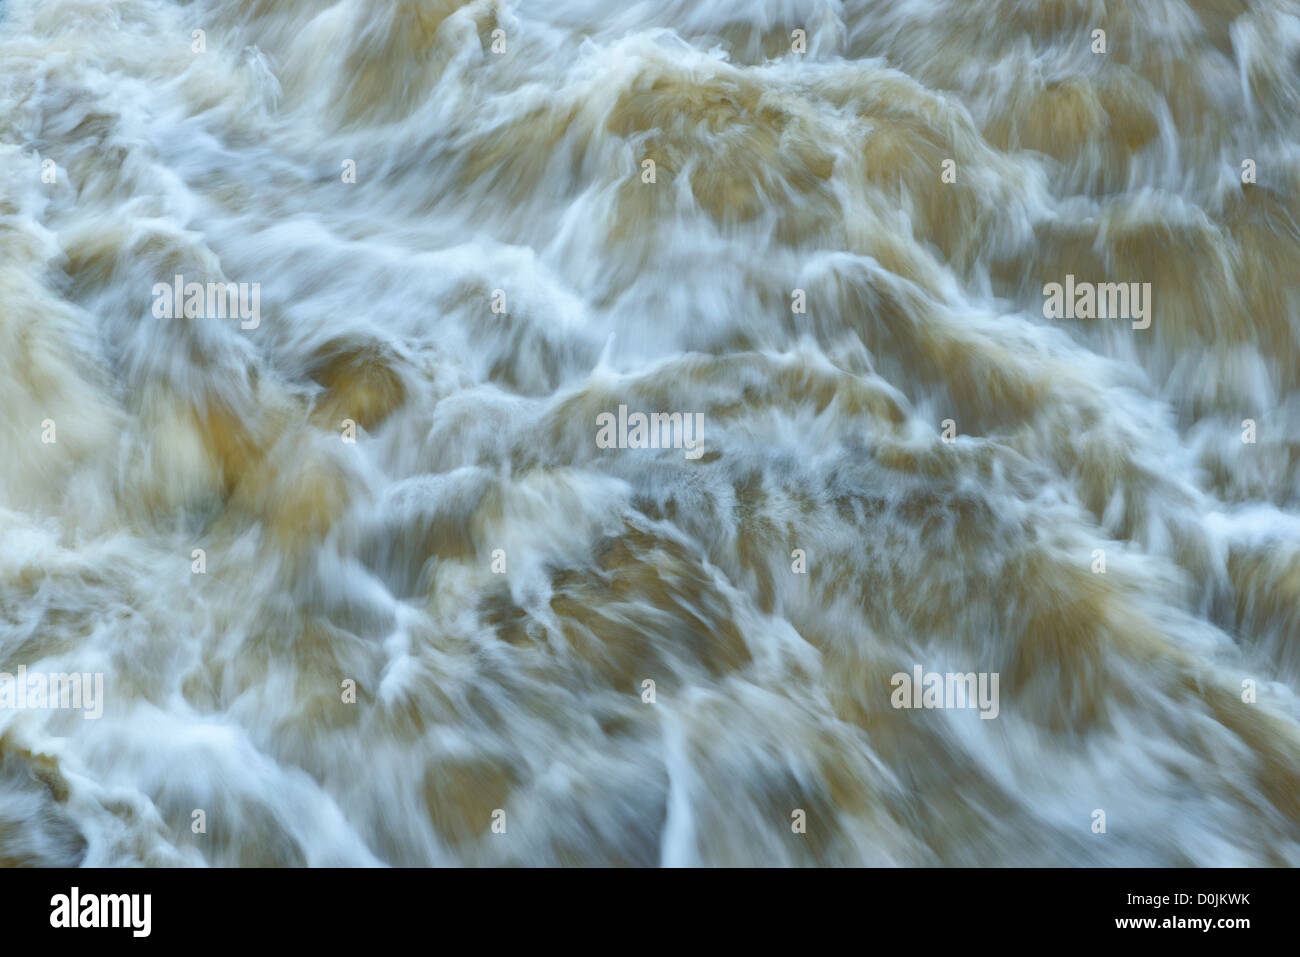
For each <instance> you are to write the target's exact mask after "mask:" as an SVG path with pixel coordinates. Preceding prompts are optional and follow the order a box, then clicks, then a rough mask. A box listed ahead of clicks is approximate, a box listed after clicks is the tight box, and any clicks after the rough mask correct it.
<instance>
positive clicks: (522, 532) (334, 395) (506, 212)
mask: <svg viewBox="0 0 1300 957" xmlns="http://www.w3.org/2000/svg"><path fill="white" fill-rule="evenodd" d="M1098 30H1100V31H1103V32H1102V33H1100V34H1098V33H1097V31H1098ZM801 31H802V32H801ZM1298 64H1300V6H1298V5H1297V3H1295V2H1289V0H1251V2H1247V0H1107V2H1101V0H1040V2H1025V0H985V2H979V3H973V2H970V0H932V2H923V0H856V2H855V0H844V2H834V0H641V2H630V3H628V4H623V3H617V2H612V0H611V2H597V0H518V2H503V0H473V2H456V0H294V2H289V0H283V2H278V0H238V2H236V0H195V2H190V3H172V2H164V0H46V2H36V0H4V2H3V3H0V462H2V464H0V672H3V674H2V675H0V863H7V864H49V865H63V864H86V865H118V864H144V865H202V864H210V865H234V864H241V865H260V864H309V865H330V864H357V865H375V864H392V865H426V864H473V865H480V864H483V865H486V864H521V865H532V864H593V865H600V864H635V865H658V864H663V865H695V864H796V865H803V864H900V865H1010V864H1058V865H1059V864H1079V865H1099V864H1100V865H1185V864H1194V865H1246V864H1255V865H1282V864H1292V865H1294V864H1300V700H1298V699H1297V691H1298V690H1300V478H1298V477H1300V295H1297V286H1298V285H1300V228H1298V227H1297V223H1300V199H1298V197H1300V125H1298V123H1297V115H1298V114H1300V71H1298ZM177 277H182V278H177ZM191 283H193V284H195V285H194V286H193V289H194V290H196V292H195V293H194V295H193V296H191V294H190V284H191ZM1067 283H1068V284H1069V285H1068V287H1067V286H1066V284H1067ZM1076 283H1077V284H1078V285H1076ZM1089 283H1090V284H1096V285H1097V287H1098V289H1099V291H1098V293H1097V298H1098V302H1100V301H1102V299H1103V294H1102V292H1101V291H1100V289H1101V285H1102V284H1111V283H1114V284H1125V285H1124V287H1123V290H1127V289H1129V288H1130V287H1131V288H1132V290H1133V295H1134V297H1135V302H1136V301H1137V298H1138V296H1139V293H1142V296H1141V299H1142V302H1143V303H1144V305H1142V308H1143V309H1148V310H1149V313H1148V315H1147V317H1146V319H1147V320H1148V321H1147V322H1146V324H1145V325H1144V324H1143V322H1139V321H1136V320H1134V321H1130V320H1129V319H1128V318H1127V317H1125V316H1119V317H1116V316H1115V315H1113V314H1112V315H1110V316H1108V317H1107V318H1100V316H1101V315H1103V314H1104V313H1101V312H1097V313H1095V315H1097V316H1098V317H1097V318H1088V317H1087V316H1088V315H1089V312H1088V311H1087V310H1083V309H1079V310H1076V309H1075V308H1074V306H1075V304H1074V303H1073V302H1072V301H1071V302H1066V303H1065V306H1064V311H1061V310H1057V309H1047V308H1045V299H1046V298H1047V294H1046V293H1045V290H1046V288H1047V287H1049V286H1051V285H1052V284H1056V286H1057V287H1059V288H1069V289H1070V290H1071V292H1072V293H1073V291H1074V290H1075V289H1079V288H1084V286H1083V284H1089ZM208 284H213V285H212V286H209V285H208ZM216 284H229V286H230V289H232V290H235V289H237V290H238V293H239V294H238V295H235V294H234V293H232V294H231V297H230V299H229V302H228V303H226V302H225V301H224V300H222V298H221V295H222V293H221V287H220V286H218V285H216ZM1147 284H1149V285H1147ZM214 288H215V289H216V290H217V297H216V300H217V301H216V306H217V307H218V308H217V309H216V311H215V312H214V308H213V300H212V297H211V296H209V297H207V298H206V299H205V298H204V296H203V295H201V292H202V291H203V290H208V291H211V289H214ZM1087 288H1089V289H1091V288H1092V286H1088V287H1087ZM164 290H169V291H164ZM1112 291H1113V290H1112ZM1147 292H1149V295H1148V294H1147ZM1052 295H1055V293H1053V294H1052ZM1058 298H1059V297H1058ZM227 305H228V308H220V307H224V306H227ZM653 414H662V415H664V416H667V417H669V418H667V419H663V420H659V421H660V424H662V423H663V422H665V421H667V422H669V423H670V425H669V428H670V429H671V428H672V427H673V424H680V425H683V426H688V427H689V430H690V431H689V432H687V434H685V435H683V434H681V432H682V431H685V429H682V430H679V431H678V434H676V435H673V436H671V440H669V437H668V436H667V435H665V436H664V440H663V441H655V442H653V443H651V442H647V441H645V433H644V430H643V429H640V424H641V420H640V419H637V418H636V417H637V416H638V415H644V416H650V415H653ZM673 415H675V416H677V418H676V419H672V418H671V416H673ZM602 420H603V424H602ZM611 423H613V424H611ZM692 443H695V444H692ZM638 446H640V447H638ZM650 446H653V447H650ZM20 671H21V673H22V675H23V677H22V680H21V681H19V679H18V677H17V676H18V675H19V673H20ZM931 674H933V675H938V676H939V679H940V680H942V679H943V676H944V675H947V674H959V675H969V676H970V677H971V681H972V684H971V687H972V688H974V687H975V685H976V682H978V689H979V701H978V702H974V701H968V702H966V704H967V705H968V706H966V707H963V706H962V703H961V701H960V700H958V701H957V702H956V705H955V706H953V705H954V702H953V700H952V695H951V691H952V690H953V689H952V687H951V686H949V687H947V688H944V689H941V691H942V692H943V693H939V694H936V695H935V696H934V697H933V699H932V698H930V697H929V692H930V690H932V689H931V688H930V685H929V680H928V677H927V676H929V675H931ZM68 675H76V676H78V677H80V678H82V679H83V680H82V682H81V685H80V686H79V688H78V690H79V691H84V692H85V697H86V698H91V697H96V698H98V699H99V700H97V701H95V702H93V707H92V705H91V703H89V702H87V701H82V703H81V704H82V706H81V707H80V708H78V707H76V706H75V702H72V703H71V704H69V701H68V695H67V694H66V692H67V689H68V684H67V679H66V676H68ZM914 675H915V679H914V677H913V676H914ZM60 676H65V677H64V678H60ZM93 676H99V677H98V678H94V680H92V678H93ZM900 680H901V681H903V682H904V684H905V687H904V688H903V689H902V691H901V692H899V691H898V689H897V683H898V682H899V681H900ZM914 681H915V683H913V682H914ZM61 682H62V683H61ZM97 683H98V684H97ZM922 684H924V685H925V686H926V688H925V692H924V694H923V692H922V688H921V685H922ZM958 690H959V691H960V690H961V689H960V688H959V689H958ZM986 697H987V699H988V700H987V701H986V700H985V698H986ZM900 698H902V699H903V700H902V701H901V704H900V700H899V699H900ZM977 703H978V704H979V707H975V706H974V705H975V704H977ZM95 711H99V712H100V713H99V714H95V713H94V712H95Z"/></svg>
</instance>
